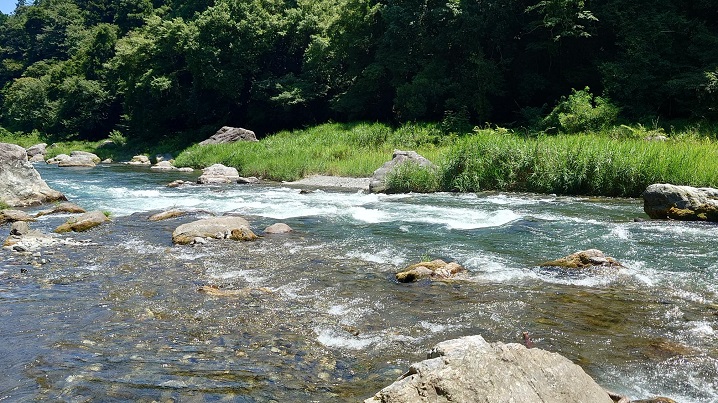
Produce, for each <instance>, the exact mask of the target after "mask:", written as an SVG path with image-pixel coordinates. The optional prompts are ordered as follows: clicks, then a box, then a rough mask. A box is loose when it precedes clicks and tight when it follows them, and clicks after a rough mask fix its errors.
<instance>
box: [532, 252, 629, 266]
mask: <svg viewBox="0 0 718 403" xmlns="http://www.w3.org/2000/svg"><path fill="white" fill-rule="evenodd" d="M540 266H541V267H560V268H564V269H588V268H591V267H612V268H620V267H623V265H621V263H619V262H618V261H617V260H616V259H614V258H612V257H610V256H606V255H605V254H604V253H603V252H601V251H600V250H598V249H588V250H583V251H580V252H576V253H572V254H570V255H568V256H564V257H562V258H560V259H556V260H551V261H549V262H544V263H541V264H540Z"/></svg>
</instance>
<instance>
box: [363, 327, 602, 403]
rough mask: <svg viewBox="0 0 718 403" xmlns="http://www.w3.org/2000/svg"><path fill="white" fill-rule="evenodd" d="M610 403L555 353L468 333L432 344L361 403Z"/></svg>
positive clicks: (580, 373)
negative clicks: (420, 358)
mask: <svg viewBox="0 0 718 403" xmlns="http://www.w3.org/2000/svg"><path fill="white" fill-rule="evenodd" d="M376 402H387V403H388V402H391V403H417V402H483V403H494V402H521V403H575V402H582V403H612V400H611V398H610V397H609V395H608V393H607V392H606V391H604V390H603V389H602V388H601V387H600V386H599V385H598V384H597V383H596V382H595V381H594V380H593V379H591V377H590V376H588V375H587V374H586V373H585V372H584V371H583V369H581V367H579V366H578V365H576V364H574V363H572V362H571V361H570V360H568V359H567V358H565V357H562V356H561V355H559V354H556V353H551V352H548V351H544V350H540V349H537V348H532V349H527V348H526V347H524V346H523V345H521V344H515V343H510V344H503V343H487V342H486V341H485V340H484V339H483V338H482V337H481V336H468V337H462V338H460V339H455V340H449V341H445V342H442V343H439V344H437V345H436V346H435V347H434V348H433V349H432V350H431V352H430V353H429V355H428V359H427V360H424V361H421V362H419V363H415V364H413V365H411V367H410V368H409V371H407V372H406V373H405V374H404V375H402V376H401V377H400V378H399V379H398V380H397V381H396V382H394V383H393V384H391V385H389V386H387V387H386V388H384V389H382V390H381V391H380V392H379V393H377V394H376V395H375V396H374V397H372V398H370V399H367V400H365V403H376Z"/></svg>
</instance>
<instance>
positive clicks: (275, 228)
mask: <svg viewBox="0 0 718 403" xmlns="http://www.w3.org/2000/svg"><path fill="white" fill-rule="evenodd" d="M292 231H293V230H292V227H290V226H289V225H287V224H285V223H283V222H278V223H276V224H272V225H270V226H269V227H267V228H265V229H264V233H265V234H286V233H289V232H292Z"/></svg>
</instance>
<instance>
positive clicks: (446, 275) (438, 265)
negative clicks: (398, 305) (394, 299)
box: [396, 259, 466, 283]
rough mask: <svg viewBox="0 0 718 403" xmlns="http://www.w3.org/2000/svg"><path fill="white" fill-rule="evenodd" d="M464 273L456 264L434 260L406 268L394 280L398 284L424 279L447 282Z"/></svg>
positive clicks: (462, 268) (461, 267)
mask: <svg viewBox="0 0 718 403" xmlns="http://www.w3.org/2000/svg"><path fill="white" fill-rule="evenodd" d="M464 272H466V269H465V268H464V267H463V266H461V265H460V264H458V263H456V262H451V263H446V262H445V261H443V260H441V259H436V260H432V261H430V262H420V263H416V264H413V265H411V266H409V267H406V268H405V269H403V270H402V271H400V272H399V273H397V274H396V280H397V281H398V282H400V283H411V282H414V281H418V280H421V279H425V278H429V279H432V280H449V279H453V278H456V277H457V275H459V274H460V273H464Z"/></svg>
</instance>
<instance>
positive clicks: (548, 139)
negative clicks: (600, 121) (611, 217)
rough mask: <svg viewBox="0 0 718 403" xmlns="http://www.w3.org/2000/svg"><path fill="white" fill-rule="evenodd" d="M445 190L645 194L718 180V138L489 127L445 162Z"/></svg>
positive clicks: (468, 139) (467, 139)
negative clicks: (523, 132) (522, 132)
mask: <svg viewBox="0 0 718 403" xmlns="http://www.w3.org/2000/svg"><path fill="white" fill-rule="evenodd" d="M442 167H443V169H442V178H441V179H442V185H441V187H442V188H443V189H444V190H455V191H462V192H474V191H481V190H509V191H529V192H540V193H558V194H582V195H604V196H629V197H636V196H639V195H640V194H641V193H642V192H643V191H644V190H645V189H646V187H647V186H648V185H650V184H652V183H674V184H681V185H692V186H718V143H715V142H712V141H709V140H690V141H666V142H652V141H646V140H643V139H622V140H618V139H613V138H609V137H605V136H600V135H592V134H586V135H561V136H543V137H537V138H528V137H519V136H516V135H508V136H507V135H497V134H496V133H495V132H491V131H481V132H479V133H476V134H474V135H472V136H468V137H465V138H463V139H461V141H459V142H457V143H456V145H455V146H454V147H453V149H452V151H451V152H450V154H449V156H448V158H447V159H446V160H445V161H443V165H442Z"/></svg>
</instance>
